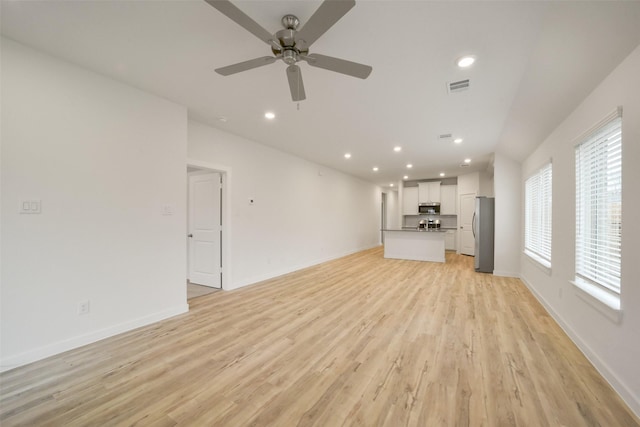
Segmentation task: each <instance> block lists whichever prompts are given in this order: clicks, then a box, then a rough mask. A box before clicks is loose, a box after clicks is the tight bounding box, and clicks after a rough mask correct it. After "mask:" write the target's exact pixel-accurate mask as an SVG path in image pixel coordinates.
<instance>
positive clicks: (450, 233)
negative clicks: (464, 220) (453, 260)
mask: <svg viewBox="0 0 640 427" xmlns="http://www.w3.org/2000/svg"><path fill="white" fill-rule="evenodd" d="M444 248H445V249H446V250H448V251H455V250H456V249H457V248H456V230H447V231H446V232H445V234H444Z"/></svg>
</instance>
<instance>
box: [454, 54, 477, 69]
mask: <svg viewBox="0 0 640 427" xmlns="http://www.w3.org/2000/svg"><path fill="white" fill-rule="evenodd" d="M474 62H476V57H475V56H472V55H467V56H463V57H462V58H458V60H457V61H456V63H457V64H458V67H460V68H467V67H470V66H472V65H473V63H474Z"/></svg>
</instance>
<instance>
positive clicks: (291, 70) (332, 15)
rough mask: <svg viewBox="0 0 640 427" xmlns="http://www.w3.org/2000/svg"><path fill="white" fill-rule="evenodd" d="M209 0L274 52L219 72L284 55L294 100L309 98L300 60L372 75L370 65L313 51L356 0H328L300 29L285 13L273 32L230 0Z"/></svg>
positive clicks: (257, 64) (262, 63)
mask: <svg viewBox="0 0 640 427" xmlns="http://www.w3.org/2000/svg"><path fill="white" fill-rule="evenodd" d="M205 1H206V2H207V3H208V4H210V5H211V6H213V7H214V8H215V9H217V10H218V11H219V12H221V13H222V14H224V15H225V16H227V17H228V18H229V19H231V20H232V21H234V22H236V23H237V24H238V25H240V26H241V27H243V28H244V29H246V30H247V31H249V32H250V33H251V34H253V35H254V36H256V37H258V38H259V39H260V40H262V41H263V42H265V43H267V44H268V45H269V46H270V47H271V52H272V53H273V55H274V56H263V57H260V58H255V59H250V60H248V61H243V62H239V63H237V64H233V65H228V66H226V67H222V68H218V69H216V70H215V71H216V72H217V73H218V74H221V75H223V76H229V75H232V74H236V73H240V72H242V71H248V70H251V69H253V68H258V67H262V66H265V65H269V64H273V63H274V62H275V61H276V60H278V59H281V60H282V61H283V62H284V63H285V64H287V65H288V66H287V68H286V75H287V80H288V82H289V90H290V92H291V99H292V100H293V101H302V100H304V99H306V94H305V91H304V84H303V81H302V71H301V69H300V67H299V66H298V65H297V63H298V62H300V61H305V62H306V63H307V64H309V65H310V66H312V67H317V68H322V69H325V70H329V71H334V72H336V73H341V74H346V75H348V76H352V77H357V78H360V79H366V78H367V77H369V74H371V71H372V68H371V67H370V66H369V65H363V64H359V63H357V62H352V61H347V60H344V59H339V58H334V57H332V56H326V55H320V54H309V47H310V46H311V45H312V44H313V43H314V42H315V41H316V40H317V39H318V38H320V36H322V35H323V34H324V33H325V32H326V31H327V30H328V29H329V28H331V27H332V26H333V25H334V24H335V23H336V22H338V20H340V18H342V17H343V16H344V15H345V14H346V13H347V12H348V11H349V10H351V8H352V7H353V6H355V4H356V2H355V0H325V1H324V2H323V3H322V4H321V5H320V7H319V8H318V9H317V10H316V11H315V12H314V14H313V15H312V16H311V18H309V21H308V22H307V23H306V24H305V25H304V27H303V28H302V29H301V30H299V31H298V26H299V25H300V20H299V19H298V18H297V17H296V16H294V15H285V16H283V17H282V26H283V27H284V29H282V30H280V31H278V32H276V33H275V34H273V35H271V33H269V32H268V31H267V30H266V29H264V28H263V27H262V26H261V25H260V24H258V23H257V22H255V21H254V20H253V19H251V18H250V17H249V16H248V15H247V14H245V13H244V12H243V11H241V10H240V9H238V8H237V7H236V6H235V5H234V4H233V3H231V2H230V1H229V0H205Z"/></svg>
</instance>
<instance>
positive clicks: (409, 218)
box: [403, 215, 458, 228]
mask: <svg viewBox="0 0 640 427" xmlns="http://www.w3.org/2000/svg"><path fill="white" fill-rule="evenodd" d="M430 218H432V219H439V220H440V228H458V216H457V215H405V216H404V225H403V226H404V227H417V226H418V223H419V222H420V220H421V219H430Z"/></svg>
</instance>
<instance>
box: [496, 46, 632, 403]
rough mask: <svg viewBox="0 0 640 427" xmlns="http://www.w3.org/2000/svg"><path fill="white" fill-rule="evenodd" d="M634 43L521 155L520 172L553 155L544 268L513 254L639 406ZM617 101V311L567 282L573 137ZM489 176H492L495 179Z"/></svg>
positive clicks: (571, 251) (571, 265)
mask: <svg viewBox="0 0 640 427" xmlns="http://www.w3.org/2000/svg"><path fill="white" fill-rule="evenodd" d="M638 76H640V47H638V48H636V49H635V51H634V52H633V53H632V54H631V55H630V56H629V57H628V58H627V59H625V61H623V62H622V63H621V64H620V65H619V66H618V67H617V68H616V69H615V70H614V71H613V72H612V73H611V75H609V76H608V77H607V78H606V79H605V80H604V81H603V82H602V83H601V84H600V85H599V86H598V87H597V88H596V89H595V90H594V91H593V92H592V93H591V94H590V95H589V96H588V97H587V98H586V99H585V100H584V102H583V103H582V104H581V105H580V106H579V107H578V108H576V110H575V111H573V113H571V114H570V115H569V116H568V117H567V118H566V119H565V120H564V121H563V122H562V123H561V124H560V126H558V127H557V128H556V129H555V130H554V131H553V132H552V133H551V135H550V136H549V137H548V138H547V139H546V140H545V141H544V142H543V143H542V144H541V145H540V147H538V149H537V150H536V151H535V152H534V153H533V154H532V155H531V156H529V157H528V158H527V159H526V161H525V162H524V163H523V166H522V177H521V188H523V186H524V180H525V178H526V177H527V176H529V175H530V174H531V173H532V172H533V171H534V170H535V168H537V167H540V166H541V165H542V164H543V163H544V162H545V161H548V159H549V158H552V159H553V240H552V272H551V274H550V275H548V274H546V273H545V272H543V271H542V270H541V269H538V268H537V267H536V266H535V265H534V264H533V263H532V262H531V261H529V259H528V257H526V256H525V255H521V274H522V278H523V280H525V282H526V283H527V284H528V286H529V287H530V288H531V289H532V290H533V292H534V293H535V294H536V296H537V297H538V298H539V299H540V300H541V301H542V302H543V304H544V305H545V306H546V307H547V309H548V310H549V311H550V312H551V313H552V314H553V315H554V317H555V318H556V319H557V320H558V322H559V323H560V324H561V326H562V327H563V328H564V329H565V330H566V331H567V333H568V334H569V335H570V336H571V337H572V339H573V340H574V341H575V342H576V344H577V345H578V346H579V347H580V349H581V350H582V351H583V352H584V353H585V354H586V355H587V356H588V357H589V358H590V360H591V361H592V362H593V363H594V365H595V366H596V368H597V369H598V370H599V371H600V372H601V373H602V374H603V375H604V377H605V378H606V379H607V380H608V381H609V382H610V383H611V384H612V385H613V386H614V388H615V389H616V390H617V391H618V393H620V394H621V396H622V397H623V399H625V401H626V402H627V403H628V404H629V405H630V406H631V407H632V409H633V410H634V411H635V413H636V414H640V397H639V396H640V364H639V363H638V361H639V360H640V335H639V333H638V331H640V286H639V283H640V281H639V279H638V278H640V262H638V261H639V260H640V244H639V242H640V221H638V219H637V217H638V212H640V191H639V190H638V184H639V183H640V168H639V167H638V165H637V163H638V160H640V90H639V89H638ZM617 106H622V107H623V109H624V111H623V123H622V138H623V142H622V144H623V159H622V182H623V188H622V200H623V201H622V208H623V212H622V292H621V299H622V310H623V313H622V318H621V319H620V320H616V316H615V315H614V314H615V313H611V312H609V310H607V309H606V308H604V307H603V306H602V305H600V304H599V303H597V302H595V301H593V300H591V299H590V298H589V297H587V296H586V295H583V294H582V293H581V292H580V291H578V290H577V289H576V288H575V287H574V286H573V285H572V284H570V283H569V281H570V280H572V279H573V277H574V272H575V247H574V245H575V161H574V144H575V143H576V142H577V141H575V139H576V138H577V137H578V136H580V135H581V134H582V133H583V132H585V131H586V130H588V129H589V128H591V127H592V126H594V125H595V124H596V123H598V122H599V121H600V120H601V119H602V118H603V117H605V116H606V115H607V114H608V113H610V112H612V111H613V110H614V109H615V108H616V107H617ZM496 181H497V179H496Z"/></svg>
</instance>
